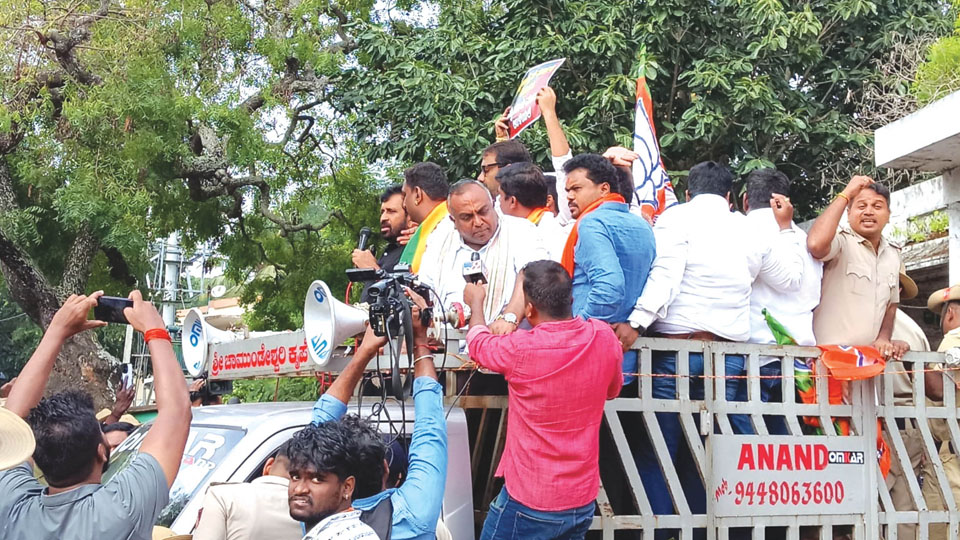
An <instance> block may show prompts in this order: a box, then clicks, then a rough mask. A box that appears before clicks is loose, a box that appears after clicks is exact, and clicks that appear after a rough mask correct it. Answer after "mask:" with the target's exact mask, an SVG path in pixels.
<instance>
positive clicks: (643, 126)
mask: <svg viewBox="0 0 960 540" xmlns="http://www.w3.org/2000/svg"><path fill="white" fill-rule="evenodd" d="M633 151H634V152H636V153H637V154H638V155H639V156H640V157H638V158H637V159H635V160H634V161H633V189H634V192H635V193H636V195H637V200H636V202H637V204H638V205H639V206H640V212H641V213H642V214H643V216H644V217H645V218H647V220H648V221H651V222H655V221H656V219H657V217H658V216H659V215H660V214H661V213H663V211H664V210H666V209H667V208H670V207H671V206H673V205H675V204H677V196H676V194H675V193H674V192H673V184H671V183H670V177H669V176H668V175H667V171H666V170H665V169H664V168H663V159H661V157H660V145H659V144H658V143H657V133H656V130H655V129H654V127H653V100H652V99H651V98H650V90H649V89H648V88H647V80H646V79H645V78H643V77H640V78H638V79H637V119H636V124H635V125H634V128H633Z"/></svg>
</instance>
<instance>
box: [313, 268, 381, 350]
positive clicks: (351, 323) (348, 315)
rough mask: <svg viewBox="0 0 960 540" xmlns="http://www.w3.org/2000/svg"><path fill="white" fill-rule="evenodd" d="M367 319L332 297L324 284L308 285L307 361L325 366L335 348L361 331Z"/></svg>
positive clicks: (315, 282)
mask: <svg viewBox="0 0 960 540" xmlns="http://www.w3.org/2000/svg"><path fill="white" fill-rule="evenodd" d="M368 318H369V314H368V313H367V312H366V311H365V310H362V309H357V308H355V307H353V306H350V305H347V304H344V303H343V302H341V301H339V300H337V299H336V298H334V297H333V295H332V294H330V288H329V287H327V284H326V283H324V282H323V281H320V280H319V279H318V280H316V281H314V282H313V283H311V284H310V288H309V289H307V297H306V299H304V301H303V333H304V334H305V335H306V338H307V351H309V354H310V358H311V359H312V360H313V361H314V362H316V364H317V365H318V366H323V365H326V363H327V362H328V361H330V355H331V354H332V353H333V349H334V347H336V346H337V345H340V344H341V343H343V341H344V340H345V339H347V338H348V337H350V336H355V335H357V334H359V333H361V332H363V330H364V324H365V323H366V322H367V319H368Z"/></svg>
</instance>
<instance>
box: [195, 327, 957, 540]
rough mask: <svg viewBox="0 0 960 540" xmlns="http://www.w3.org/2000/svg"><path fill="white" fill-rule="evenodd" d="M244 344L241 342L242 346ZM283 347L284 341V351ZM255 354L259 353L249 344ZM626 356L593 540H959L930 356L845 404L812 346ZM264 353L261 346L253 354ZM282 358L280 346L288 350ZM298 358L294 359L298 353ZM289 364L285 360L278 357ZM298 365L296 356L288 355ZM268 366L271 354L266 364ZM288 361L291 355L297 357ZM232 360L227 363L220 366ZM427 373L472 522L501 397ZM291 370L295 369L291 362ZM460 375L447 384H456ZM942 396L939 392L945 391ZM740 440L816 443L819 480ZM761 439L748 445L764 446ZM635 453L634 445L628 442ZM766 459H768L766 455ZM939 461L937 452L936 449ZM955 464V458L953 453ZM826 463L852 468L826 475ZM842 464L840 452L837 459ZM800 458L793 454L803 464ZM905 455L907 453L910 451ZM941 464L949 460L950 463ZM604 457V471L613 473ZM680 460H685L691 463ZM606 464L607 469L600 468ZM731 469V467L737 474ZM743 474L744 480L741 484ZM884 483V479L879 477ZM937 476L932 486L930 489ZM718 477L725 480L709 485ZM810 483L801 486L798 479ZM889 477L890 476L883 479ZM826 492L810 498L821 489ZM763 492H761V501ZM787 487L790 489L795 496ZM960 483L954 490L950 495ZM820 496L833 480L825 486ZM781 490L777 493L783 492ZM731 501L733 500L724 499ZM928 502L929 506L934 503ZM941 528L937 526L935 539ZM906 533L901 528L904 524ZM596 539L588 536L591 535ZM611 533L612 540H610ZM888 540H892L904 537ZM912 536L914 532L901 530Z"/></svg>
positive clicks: (496, 439) (646, 350)
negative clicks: (669, 441) (626, 380)
mask: <svg viewBox="0 0 960 540" xmlns="http://www.w3.org/2000/svg"><path fill="white" fill-rule="evenodd" d="M462 337H463V336H462V335H461V334H458V333H453V332H451V333H450V334H449V340H448V350H449V351H456V350H458V344H461V343H462V341H460V340H461V338H462ZM290 338H292V339H287V340H286V341H291V342H296V343H297V344H300V345H301V346H302V345H303V342H302V340H303V338H302V337H301V336H300V335H293V336H290ZM251 345H253V344H252V343H251ZM288 346H289V344H288ZM235 348H236V349H237V351H236V352H239V349H240V344H235V345H228V344H223V345H211V350H210V352H211V355H212V354H213V353H214V352H218V353H219V355H220V357H221V358H222V357H223V355H224V354H234V352H235V351H233V349H235ZM255 348H256V350H257V352H259V351H260V350H264V347H263V346H261V345H257V346H256V347H255ZM634 348H635V349H636V350H637V351H638V365H639V367H638V373H637V374H636V375H637V378H638V385H637V394H636V397H620V398H617V399H613V400H610V401H608V402H607V403H606V406H605V409H604V420H605V421H604V429H603V431H602V433H601V465H602V466H601V469H602V474H601V479H602V486H601V490H600V493H599V496H598V499H597V502H598V513H597V516H596V517H595V518H594V520H593V523H592V529H594V530H597V531H600V532H601V536H602V538H604V539H605V540H607V539H613V538H615V533H616V531H629V530H634V531H636V530H642V531H643V538H644V539H645V540H646V539H648V538H657V539H659V538H664V539H666V538H671V537H675V538H677V539H678V540H680V539H683V540H688V539H693V538H698V539H699V538H707V539H727V538H737V539H739V538H754V539H760V538H765V534H766V532H767V531H768V529H771V528H778V529H779V530H780V531H782V534H778V535H777V536H775V537H781V538H788V539H800V538H803V539H807V538H820V539H833V538H835V537H842V535H843V534H850V535H851V538H854V539H861V540H867V539H869V540H873V539H876V538H885V539H895V538H898V532H899V530H898V526H911V525H912V526H913V527H915V530H916V531H917V533H916V534H917V538H920V539H927V538H934V537H946V538H957V537H958V535H960V511H958V507H957V501H956V500H955V499H954V494H953V492H952V490H951V488H950V483H949V480H948V478H947V474H946V471H945V469H944V465H943V460H942V459H941V453H940V451H941V449H943V448H947V447H949V450H947V451H950V452H952V450H953V449H956V448H960V426H958V424H957V418H958V409H957V402H956V396H955V392H953V391H950V390H952V389H953V388H954V387H955V383H954V382H953V379H952V378H951V377H952V372H949V371H943V372H941V371H939V370H938V369H937V368H935V367H934V366H935V365H936V364H940V363H941V362H943V361H944V357H943V355H942V354H939V353H917V352H910V353H907V354H906V355H905V356H904V359H903V362H904V364H905V365H907V366H909V368H910V369H906V368H904V367H903V365H901V364H899V363H888V364H887V367H886V371H885V372H884V373H883V374H882V375H880V376H877V377H874V378H872V379H866V380H860V381H851V382H849V383H846V384H847V391H846V393H845V394H846V397H845V401H844V402H843V403H830V400H829V385H828V379H827V377H826V375H825V374H826V373H827V371H826V369H825V368H824V366H823V365H822V364H821V363H820V362H819V360H817V359H818V358H819V356H820V350H819V349H817V348H815V347H795V346H771V345H755V344H746V343H732V342H714V341H689V340H674V339H665V338H641V339H639V340H638V341H637V342H636V344H635V346H634ZM265 349H266V350H268V351H269V349H270V347H269V346H267V347H266V348H265ZM288 350H289V349H288ZM666 351H671V352H673V353H676V355H677V363H676V366H677V372H676V374H675V375H672V376H670V377H672V378H675V380H676V399H660V398H655V397H653V396H654V391H653V388H654V381H655V379H657V378H658V377H664V376H669V375H663V374H658V375H654V370H653V366H654V356H655V355H658V354H661V353H663V352H666ZM297 352H298V353H299V352H300V351H299V350H298V351H297ZM691 353H694V354H700V355H702V358H703V373H704V375H703V376H702V377H698V376H691V374H690V364H689V358H690V355H691ZM348 354H349V350H344V349H343V348H340V349H338V350H337V351H336V352H335V353H334V354H333V356H332V358H331V360H330V362H329V363H328V364H327V365H326V366H323V367H319V366H315V365H312V363H310V362H303V361H298V362H296V363H294V365H293V366H291V364H290V363H289V362H287V363H286V364H280V365H279V366H278V365H277V363H276V362H273V363H272V364H271V363H270V362H269V361H267V362H261V363H260V365H257V366H246V365H245V366H244V369H242V370H240V369H237V370H236V371H237V373H236V374H235V375H233V376H231V375H228V374H227V373H221V374H220V377H214V378H221V377H222V378H247V377H262V376H278V375H279V376H304V375H311V374H316V373H319V372H336V371H339V369H342V366H344V365H345V364H346V362H347V361H348V359H349V358H348ZM729 355H741V356H742V357H743V358H744V372H743V374H742V375H740V376H736V377H732V378H731V377H728V376H727V375H726V369H725V364H726V362H727V359H728V356H729ZM287 357H288V358H292V354H289V353H288V354H287ZM298 357H299V354H298ZM274 358H275V357H274ZM796 359H802V360H805V361H807V360H809V361H810V362H812V363H815V364H816V373H817V376H815V377H814V378H813V379H812V380H813V381H814V388H815V394H816V402H815V403H803V402H801V401H800V399H799V397H798V395H797V392H796V391H795V387H796V384H795V381H796V378H795V372H794V366H795V360H796ZM299 360H303V359H302V358H299ZM771 360H772V361H773V362H777V363H779V365H780V367H781V370H780V371H781V376H780V377H779V379H780V381H779V382H780V383H781V387H782V389H783V392H782V401H779V402H764V401H762V400H761V385H762V384H766V383H769V382H770V378H769V376H764V375H761V364H762V363H765V362H769V361H771ZM231 361H232V359H231ZM435 363H436V365H437V366H438V367H440V366H445V367H447V368H450V370H449V371H448V372H447V378H446V382H447V384H446V386H447V402H448V404H452V403H453V402H454V401H456V403H457V406H460V407H463V408H464V409H466V410H467V412H468V417H471V416H470V415H472V417H471V418H472V420H471V421H472V423H473V426H471V429H472V430H475V433H476V438H475V440H474V441H473V443H472V454H471V466H472V475H473V483H474V495H475V504H476V507H477V516H476V517H477V520H478V523H482V519H483V517H484V516H485V513H486V509H487V508H488V507H489V503H490V501H491V500H492V499H493V497H494V496H495V494H496V493H495V488H496V487H497V486H498V484H497V482H496V481H494V479H493V475H494V472H495V469H496V464H497V462H498V461H499V458H500V455H501V454H502V451H503V440H504V437H505V434H506V414H505V413H506V404H507V400H506V399H505V396H503V395H471V394H472V392H470V391H468V392H467V395H463V396H459V397H457V396H456V394H457V390H458V389H460V387H461V386H462V384H463V382H464V380H465V378H466V376H467V372H468V371H469V370H470V368H471V362H470V360H469V357H468V356H466V355H465V354H454V353H452V352H451V353H448V354H446V355H440V354H438V355H437V356H436V358H435ZM294 366H295V367H294ZM928 372H930V373H934V376H939V377H941V378H942V379H943V384H944V389H945V391H944V402H943V403H933V402H928V400H927V399H926V387H925V384H924V375H925V374H926V373H928ZM458 374H459V377H458ZM902 376H906V377H908V379H909V381H910V384H909V387H910V390H911V391H910V393H909V395H899V396H896V395H894V379H895V378H896V377H902ZM730 380H737V381H739V382H740V383H742V384H743V385H745V388H746V399H745V400H744V401H731V400H728V399H727V398H726V393H725V388H726V385H727V383H728V381H730ZM700 384H702V386H703V397H702V398H699V399H693V398H692V394H691V389H692V387H694V386H699V385H700ZM948 389H949V390H948ZM658 413H661V414H662V413H671V414H676V415H677V418H678V420H679V424H680V430H681V433H682V441H683V444H685V445H686V446H688V447H689V449H690V454H691V455H690V458H691V459H690V461H689V462H687V465H686V466H685V467H681V468H678V467H677V466H676V464H675V461H674V459H672V458H671V455H670V452H669V451H668V448H667V445H666V443H665V439H664V433H663V431H662V429H661V426H660V422H659V421H658V417H657V415H658ZM731 414H736V415H746V417H747V418H748V419H749V421H750V422H749V423H750V425H751V426H752V429H753V431H754V432H755V434H756V435H744V434H738V433H735V432H734V427H733V425H732V424H731V422H730V418H729V416H728V415H731ZM765 416H766V417H779V418H782V419H783V421H784V423H785V425H786V433H787V435H782V436H773V435H770V434H769V431H768V429H767V426H766V421H765ZM805 417H806V418H816V419H817V420H819V423H820V425H821V426H828V428H830V429H825V430H824V434H823V435H810V434H805V433H809V431H810V428H809V427H808V426H805V424H806V422H804V420H803V418H805ZM835 419H846V420H847V421H848V422H849V426H850V435H849V436H842V435H838V434H837V432H836V430H835V429H832V426H833V425H834V423H833V421H834V420H835ZM931 420H933V421H940V422H941V424H943V423H945V424H946V427H945V428H943V430H941V431H945V432H946V433H949V437H948V439H949V440H943V441H940V440H937V439H935V438H934V434H933V432H932V430H931V426H930V421H931ZM878 427H879V429H880V431H881V432H882V437H883V440H884V441H885V443H886V446H887V447H888V449H889V454H890V459H891V462H892V463H893V464H894V469H895V468H896V467H897V466H899V467H900V468H901V469H902V470H904V471H908V474H905V475H904V476H905V481H906V490H907V491H908V493H909V501H910V502H909V504H905V505H902V506H901V507H900V508H895V507H894V504H893V501H892V498H891V496H890V492H889V490H888V488H887V484H886V482H885V481H884V478H883V475H882V473H881V470H880V467H879V466H878V452H877V433H878ZM638 431H639V432H641V434H642V435H644V436H646V437H647V438H648V439H649V440H650V441H651V444H652V447H653V450H654V452H655V455H656V459H657V462H658V465H659V468H660V469H661V471H662V474H663V477H664V479H665V481H666V485H667V488H668V495H669V497H670V499H671V501H672V503H673V506H674V512H673V513H661V514H656V513H654V511H653V506H652V505H651V501H650V498H649V497H648V494H647V491H646V490H645V489H644V481H645V479H644V478H643V477H642V476H641V474H640V472H639V470H638V467H637V464H636V462H635V459H634V457H633V455H634V452H635V448H632V447H631V441H632V439H634V438H635V437H636V434H637V432H638ZM917 438H919V439H920V440H922V456H921V460H922V461H923V462H925V467H924V470H925V471H927V478H924V480H925V481H924V484H925V485H924V486H921V480H920V479H918V477H917V474H914V467H913V466H912V464H911V456H910V455H909V454H908V450H907V444H906V442H905V441H907V442H914V441H916V440H917ZM747 441H750V442H758V444H757V445H756V447H757V448H758V449H759V448H760V446H763V447H764V448H765V449H775V448H784V447H787V448H791V447H799V448H804V447H805V445H806V446H808V445H810V444H813V443H816V445H820V446H823V447H825V448H827V449H828V450H829V452H830V460H831V463H830V464H828V465H826V467H825V468H824V469H823V470H819V471H803V470H798V471H782V470H781V471H762V472H758V471H741V470H738V467H739V466H740V465H741V464H740V463H738V460H739V457H742V456H737V455H735V454H736V452H735V450H734V453H733V454H730V455H727V454H723V453H722V452H724V451H726V450H725V449H729V448H737V446H738V445H740V448H741V452H742V451H743V450H742V449H743V445H746V444H747ZM768 441H769V442H770V444H759V443H764V442H768ZM633 446H634V447H635V446H636V444H635V442H634V443H633ZM771 451H772V450H771ZM945 455H947V454H945ZM953 455H954V458H953V459H958V458H957V457H956V455H955V454H953ZM834 456H838V457H837V459H841V460H842V459H850V456H853V457H854V458H855V459H861V460H863V462H862V463H860V464H859V465H858V464H857V463H848V464H847V465H845V466H839V465H837V466H835V464H834V463H833V462H832V461H833V460H834ZM844 456H846V457H844ZM801 457H803V456H800V457H798V458H797V459H801ZM914 457H915V459H916V456H914ZM948 459H949V458H948ZM611 461H613V462H614V463H613V465H614V466H613V467H611ZM690 463H692V465H690ZM611 468H612V469H614V472H613V473H611V472H610V470H611ZM741 468H742V467H741ZM691 473H695V475H696V476H697V477H699V481H700V482H701V484H702V487H703V489H705V491H706V493H707V496H706V500H705V509H704V510H703V511H695V510H694V509H693V508H692V505H691V504H690V503H689V502H688V498H689V497H691V496H692V494H691V493H688V491H689V489H685V488H684V482H682V481H681V477H690V475H691ZM741 473H742V477H743V479H741V478H740V476H741ZM824 473H828V474H829V475H833V476H830V478H831V480H830V482H831V483H835V482H839V483H840V484H843V490H844V493H843V502H842V504H841V503H836V499H837V498H838V497H834V499H833V502H834V503H835V504H833V506H831V505H830V504H826V503H825V502H821V503H820V504H818V503H816V498H817V494H818V492H817V491H816V489H815V488H817V487H818V486H819V485H820V482H819V481H813V478H814V477H815V476H816V475H817V474H821V475H822V474H824ZM890 474H891V475H893V474H894V473H893V472H891V473H890ZM930 475H932V476H933V477H935V478H936V482H935V484H937V486H936V489H931V487H930V486H932V485H933V482H931V481H930V478H929V476H930ZM721 479H722V480H726V481H727V483H726V485H719V486H718V485H717V484H718V482H720V481H721ZM807 480H810V481H807ZM888 480H889V477H888ZM826 483H828V482H824V483H823V487H824V489H823V490H822V493H820V494H821V495H822V496H823V497H824V498H825V495H826V493H827V490H826ZM805 484H812V485H813V488H814V489H812V491H813V494H812V495H811V496H810V497H811V498H812V500H810V501H807V500H806V499H807V498H808V497H807V494H806V493H805V492H804V489H805V488H804V485H805ZM760 485H763V486H764V488H763V489H764V497H762V498H761V495H760V493H759V487H758V486H760ZM741 486H746V487H744V490H746V489H748V488H749V489H753V488H757V490H758V492H756V493H751V494H750V496H749V497H747V494H746V493H745V492H744V493H743V494H742V495H741V496H738V495H737V489H738V488H739V487H741ZM771 486H773V487H776V488H777V491H778V494H777V496H776V499H777V503H775V504H771V500H772V497H769V496H766V492H767V491H769V490H770V489H769V488H770V487H771ZM795 486H796V487H795ZM958 487H960V486H958ZM831 489H834V485H833V484H831ZM781 490H782V491H781ZM781 494H784V495H787V496H788V498H789V504H786V503H783V502H782V499H783V497H781V496H780V495H781ZM738 499H741V500H739V504H734V503H736V502H737V500H738ZM934 499H938V500H934ZM937 529H939V530H937ZM905 530H906V529H905ZM594 534H596V533H594ZM616 537H617V538H619V537H620V536H619V535H617V536H616ZM899 538H903V536H902V535H900V536H899ZM911 538H912V533H911Z"/></svg>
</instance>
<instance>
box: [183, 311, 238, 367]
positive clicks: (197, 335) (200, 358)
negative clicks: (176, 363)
mask: <svg viewBox="0 0 960 540" xmlns="http://www.w3.org/2000/svg"><path fill="white" fill-rule="evenodd" d="M241 338H242V336H240V335H237V334H234V333H233V332H228V331H226V330H220V329H219V328H214V327H213V326H211V325H210V324H209V323H207V322H206V321H204V320H203V315H202V314H201V313H200V310H198V309H197V308H193V309H191V310H190V311H189V312H187V316H186V317H184V318H183V332H182V337H181V346H182V348H183V363H184V364H185V365H186V367H187V372H188V373H190V375H191V376H193V377H199V376H200V374H201V373H203V368H204V367H206V366H205V364H206V361H207V345H209V344H211V343H226V342H228V341H236V340H238V339H241Z"/></svg>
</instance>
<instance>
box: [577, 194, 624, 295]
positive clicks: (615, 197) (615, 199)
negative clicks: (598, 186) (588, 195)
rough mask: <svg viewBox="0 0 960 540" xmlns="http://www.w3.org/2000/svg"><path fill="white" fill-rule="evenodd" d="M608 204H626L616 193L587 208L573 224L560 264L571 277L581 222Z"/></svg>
mask: <svg viewBox="0 0 960 540" xmlns="http://www.w3.org/2000/svg"><path fill="white" fill-rule="evenodd" d="M607 202H619V203H626V202H627V201H626V200H624V198H623V196H622V195H618V194H616V193H610V194H609V195H607V196H605V197H601V198H599V199H597V200H595V201H593V202H592V203H590V205H589V206H587V207H586V208H585V209H584V210H583V212H580V215H579V216H578V217H577V222H576V223H574V224H573V230H572V231H570V236H569V237H567V244H566V245H565V246H563V257H562V258H561V259H560V264H561V265H562V266H563V267H564V268H565V269H566V270H567V273H568V274H570V277H573V249H574V248H575V247H576V246H577V240H578V239H579V237H580V234H579V232H578V229H579V228H580V221H581V220H582V219H583V217H584V216H586V215H587V214H589V213H590V212H593V211H594V210H596V209H597V208H600V205H601V204H603V203H607Z"/></svg>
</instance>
